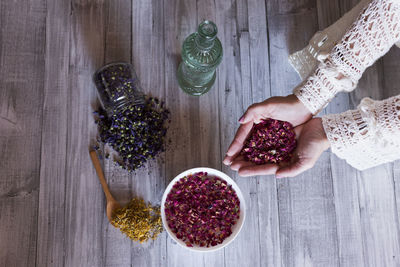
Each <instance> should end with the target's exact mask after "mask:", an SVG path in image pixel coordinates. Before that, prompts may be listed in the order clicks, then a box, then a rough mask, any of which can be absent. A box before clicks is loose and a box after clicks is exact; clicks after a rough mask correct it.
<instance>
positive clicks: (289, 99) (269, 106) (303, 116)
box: [224, 94, 312, 165]
mask: <svg viewBox="0 0 400 267" xmlns="http://www.w3.org/2000/svg"><path fill="white" fill-rule="evenodd" d="M311 117H312V114H311V112H310V111H309V110H308V109H307V108H306V107H305V106H304V104H303V103H302V102H301V101H300V100H299V99H298V98H297V97H296V96H295V95H293V94H292V95H288V96H275V97H271V98H268V99H267V100H265V101H263V102H260V103H256V104H253V105H251V106H250V107H249V108H248V109H247V111H246V112H245V113H244V115H243V116H242V117H241V118H240V119H239V122H240V124H241V126H240V127H239V129H238V130H237V132H236V136H235V138H234V139H233V141H232V143H231V145H230V146H229V148H228V151H227V152H226V156H225V159H224V164H225V165H230V164H231V163H232V161H233V160H234V159H235V158H236V157H237V156H238V155H239V153H240V151H241V150H242V148H243V144H244V142H245V140H246V138H247V136H248V135H249V133H250V130H251V128H252V127H253V123H259V122H260V121H261V120H263V119H267V118H271V119H275V120H281V121H288V122H290V123H291V124H293V126H298V125H300V124H303V123H305V122H306V121H308V120H310V119H311Z"/></svg>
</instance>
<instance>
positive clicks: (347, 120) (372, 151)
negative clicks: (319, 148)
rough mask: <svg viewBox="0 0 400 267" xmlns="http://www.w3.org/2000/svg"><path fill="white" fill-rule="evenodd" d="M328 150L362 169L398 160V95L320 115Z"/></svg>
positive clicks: (399, 155)
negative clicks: (338, 112)
mask: <svg viewBox="0 0 400 267" xmlns="http://www.w3.org/2000/svg"><path fill="white" fill-rule="evenodd" d="M322 123H323V126H324V129H325V132H326V135H327V137H328V140H329V142H330V144H331V149H332V152H333V153H335V154H336V155H337V156H338V157H340V158H342V159H345V160H346V161H347V162H348V163H349V164H350V165H352V166H353V167H355V168H357V169H359V170H364V169H367V168H370V167H374V166H377V165H379V164H382V163H386V162H390V161H394V160H396V159H400V95H398V96H395V97H391V98H389V99H386V100H383V101H373V100H372V99H370V98H364V99H363V100H362V101H361V103H360V105H359V106H358V108H357V109H356V110H349V111H346V112H344V113H341V114H330V115H326V116H323V117H322Z"/></svg>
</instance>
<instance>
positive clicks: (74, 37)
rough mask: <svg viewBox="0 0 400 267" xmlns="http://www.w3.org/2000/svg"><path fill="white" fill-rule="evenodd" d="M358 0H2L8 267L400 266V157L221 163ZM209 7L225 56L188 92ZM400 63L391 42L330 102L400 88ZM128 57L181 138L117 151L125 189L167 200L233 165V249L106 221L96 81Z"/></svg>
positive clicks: (0, 180) (1, 244) (1, 165)
mask: <svg viewBox="0 0 400 267" xmlns="http://www.w3.org/2000/svg"><path fill="white" fill-rule="evenodd" d="M356 2H357V1H356V0H351V1H349V0H317V1H313V0H296V1H294V0H267V1H264V0H248V1H246V0H236V1H234V0H197V1H196V0H163V1H162V0H153V1H150V0H137V1H131V0H112V1H111V0H98V1H95V0H92V1H89V0H86V1H85V0H81V1H79V0H48V1H46V0H21V1H5V0H4V1H1V3H0V25H1V32H0V47H1V50H0V62H1V69H0V148H1V152H2V153H1V156H0V266H7V267H11V266H18V267H20V266H73V267H77V266H135V267H141V266H185V267H186V266H229V267H231V266H246V267H247V266H250V267H252V266H399V265H400V240H399V239H400V229H399V215H400V163H399V162H395V163H392V164H386V165H382V166H380V167H377V168H373V169H370V170H367V171H364V172H358V171H356V170H355V169H353V168H352V167H350V166H349V165H347V164H346V163H345V162H344V161H343V160H340V159H338V158H337V157H336V156H334V155H333V154H331V152H326V153H324V154H323V155H322V156H321V158H320V160H319V161H318V163H317V165H316V166H315V167H314V168H313V169H312V170H310V171H307V172H305V173H304V174H302V175H300V176H299V177H297V178H294V179H281V180H276V179H274V177H272V176H261V177H251V178H240V177H238V176H237V175H236V174H235V173H233V172H231V171H230V170H229V169H228V168H226V167H225V166H223V165H222V163H221V159H222V158H223V156H224V153H225V151H226V149H227V147H228V145H229V143H230V141H231V140H232V137H233V135H234V133H235V130H236V128H237V126H238V123H237V120H238V118H239V117H240V115H241V114H242V113H243V112H244V110H245V109H246V108H247V106H249V105H250V104H251V103H253V102H258V101H261V100H263V99H266V98H268V97H270V96H273V95H286V94H288V93H290V92H291V90H292V89H293V87H294V86H296V85H297V84H298V83H299V81H300V80H299V78H298V76H297V74H296V73H295V71H294V70H293V69H292V68H291V67H290V65H289V63H288V60H287V56H288V54H289V52H293V51H295V50H297V49H300V48H302V47H304V46H305V45H306V44H307V42H308V40H309V38H310V37H311V36H312V35H313V34H314V32H315V31H317V30H318V29H321V28H324V27H326V26H327V25H329V24H330V23H332V22H334V21H335V20H336V19H337V18H339V17H340V16H341V15H342V14H344V12H345V11H346V10H349V9H350V8H351V7H352V6H353V5H355V4H356ZM205 18H207V19H211V20H213V21H215V22H216V24H217V25H218V29H219V33H218V36H219V38H220V40H221V42H222V44H223V48H224V59H223V62H222V64H221V66H220V67H219V69H218V76H217V81H216V84H215V86H214V88H213V89H212V90H211V91H210V92H209V93H208V94H206V95H204V96H202V97H190V96H188V95H186V94H184V93H183V92H182V91H181V90H180V89H179V88H178V86H177V82H176V77H175V73H176V69H177V66H178V63H179V61H180V56H179V54H180V48H181V44H182V42H183V40H184V38H185V37H186V36H187V35H188V34H189V33H191V32H193V31H195V29H196V26H197V24H198V23H199V22H200V21H201V20H202V19H205ZM399 58H400V50H399V49H397V50H396V49H392V51H391V52H390V53H389V54H388V55H386V56H385V57H384V58H383V60H380V61H379V62H377V63H376V64H375V65H374V66H373V67H372V68H370V69H369V70H368V71H367V72H366V74H365V75H364V77H363V79H362V81H361V82H360V84H359V87H360V88H359V89H357V90H356V91H355V92H353V93H351V94H341V95H339V96H338V97H337V98H336V99H335V100H334V101H333V103H331V104H330V105H329V107H328V108H327V109H326V110H325V111H324V112H328V113H332V112H334V113H337V112H342V111H345V110H347V109H349V108H354V107H355V106H356V105H357V104H358V103H359V101H360V99H361V98H362V97H364V96H372V97H373V98H386V97H389V96H391V95H394V94H399V92H400V90H399V89H400V87H399V84H400V75H399V71H400V65H399V61H398V59H399ZM121 60H122V61H128V62H133V64H134V66H135V68H136V70H137V72H138V75H139V77H140V79H141V82H142V85H143V87H144V89H145V91H146V92H148V93H151V94H152V95H154V96H157V97H160V98H163V99H165V100H166V102H167V106H168V107H169V109H170V110H171V114H172V123H171V126H170V130H169V133H168V138H169V139H170V140H171V145H170V146H169V149H168V151H167V152H166V153H165V154H164V155H163V157H162V158H161V159H159V160H157V161H154V162H151V163H150V164H148V166H147V167H145V168H143V169H141V170H140V171H138V172H136V173H134V174H128V173H126V172H124V171H122V170H120V169H118V168H115V167H113V166H112V164H111V163H110V162H108V161H104V162H103V165H104V169H105V172H106V176H107V178H108V183H109V185H110V187H111V190H112V192H113V194H114V195H115V197H116V198H117V199H118V200H120V201H123V202H126V201H128V200H129V199H130V198H131V197H132V196H134V195H137V196H141V197H143V198H145V199H146V200H148V201H151V202H153V203H158V202H159V201H160V199H161V196H162V193H163V190H164V188H165V187H166V185H167V184H168V182H169V181H170V180H171V179H172V178H173V177H174V176H175V175H177V174H178V173H180V172H181V171H183V170H185V169H188V168H192V167H196V166H208V167H213V168H216V169H220V170H222V171H224V172H226V173H227V174H229V175H231V176H232V177H233V178H234V179H235V180H236V182H237V183H238V185H239V186H240V188H241V190H242V192H243V194H244V196H245V199H246V203H247V219H246V222H245V225H244V227H243V230H242V231H241V233H240V235H239V236H238V237H237V239H236V240H235V241H234V242H233V243H232V244H231V245H229V246H228V247H227V248H225V249H223V250H220V251H218V252H215V253H207V254H198V253H192V252H188V251H186V250H185V249H183V248H181V247H179V246H178V245H177V244H176V243H174V242H173V241H172V240H171V239H170V238H168V237H167V234H166V233H163V234H162V235H161V237H160V238H159V239H158V240H156V241H155V242H150V243H148V244H143V245H141V244H136V243H133V242H131V241H130V240H128V239H127V238H125V237H124V236H123V235H122V234H121V233H120V232H119V231H118V230H116V229H114V228H113V227H112V226H110V224H109V223H108V221H107V219H106V216H105V199H104V195H103V193H102V191H101V188H100V184H99V182H98V180H97V178H96V174H95V171H94V169H93V167H92V164H91V162H90V158H89V154H88V149H89V146H90V143H91V141H92V140H94V138H95V136H96V125H95V124H94V121H93V115H92V111H93V108H94V106H95V105H96V103H97V100H96V92H95V88H94V85H93V82H92V79H91V77H92V74H93V72H94V71H95V69H96V68H98V67H100V66H101V65H103V64H105V63H107V62H110V61H121ZM396 61H397V62H396ZM396 196H397V197H396Z"/></svg>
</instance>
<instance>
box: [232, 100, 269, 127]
mask: <svg viewBox="0 0 400 267" xmlns="http://www.w3.org/2000/svg"><path fill="white" fill-rule="evenodd" d="M263 113H264V114H263ZM265 113H266V110H265V106H263V105H262V104H261V103H257V104H253V105H251V106H250V107H249V108H248V109H247V110H246V112H245V113H244V114H243V116H242V117H240V119H239V122H240V123H241V124H245V123H248V122H254V123H258V121H256V119H257V117H258V115H260V114H263V117H268V116H267V115H268V114H265Z"/></svg>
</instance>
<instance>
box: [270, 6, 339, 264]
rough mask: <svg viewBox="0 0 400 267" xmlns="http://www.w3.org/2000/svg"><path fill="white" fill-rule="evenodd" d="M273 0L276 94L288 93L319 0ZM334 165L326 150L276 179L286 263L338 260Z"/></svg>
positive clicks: (314, 26)
mask: <svg viewBox="0 0 400 267" xmlns="http://www.w3.org/2000/svg"><path fill="white" fill-rule="evenodd" d="M269 4H270V5H269V6H268V27H269V36H270V57H271V66H270V68H271V94H272V95H287V94H289V93H291V91H292V90H293V88H294V87H295V86H296V85H297V84H298V83H299V82H300V80H299V78H298V76H297V74H296V73H295V71H294V70H293V69H292V67H291V66H290V65H289V62H288V60H287V57H288V54H289V53H290V52H294V51H297V50H299V49H302V48H303V47H304V46H306V45H307V43H308V40H309V39H310V38H311V37H312V35H313V34H314V33H315V31H316V30H317V29H318V20H317V6H316V2H315V1H270V2H269ZM330 168H331V166H330V159H329V154H328V153H327V152H325V153H323V154H322V155H321V158H320V159H319V160H318V162H317V164H316V165H315V166H314V168H313V169H311V170H309V171H306V172H305V173H303V174H301V175H299V176H298V177H296V178H293V179H281V180H278V182H277V185H278V205H279V206H278V208H279V229H280V243H281V254H282V262H283V266H337V265H338V249H337V233H336V220H335V207H334V197H333V187H332V178H331V170H330Z"/></svg>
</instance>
